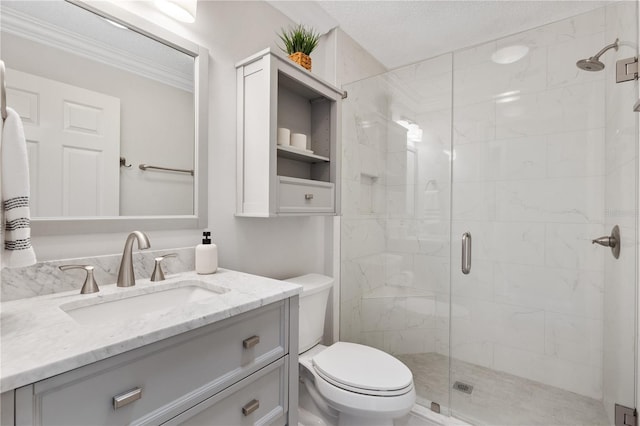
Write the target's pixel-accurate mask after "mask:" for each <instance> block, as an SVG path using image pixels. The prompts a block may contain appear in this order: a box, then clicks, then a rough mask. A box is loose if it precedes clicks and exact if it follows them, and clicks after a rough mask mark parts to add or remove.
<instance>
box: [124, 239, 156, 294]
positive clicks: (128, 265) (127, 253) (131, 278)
mask: <svg viewBox="0 0 640 426" xmlns="http://www.w3.org/2000/svg"><path fill="white" fill-rule="evenodd" d="M134 240H138V248H139V249H140V250H144V249H148V248H149V247H151V243H149V237H147V235H146V234H145V233H144V232H140V231H133V232H132V233H130V234H129V236H128V237H127V241H125V243H124V251H123V252H122V260H121V261H120V270H118V287H132V286H134V285H136V277H135V274H134V273H133V253H132V252H133V241H134Z"/></svg>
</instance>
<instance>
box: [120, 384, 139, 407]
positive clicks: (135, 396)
mask: <svg viewBox="0 0 640 426" xmlns="http://www.w3.org/2000/svg"><path fill="white" fill-rule="evenodd" d="M140 398H142V389H141V388H135V389H131V390H130V391H127V392H125V393H121V394H120V395H116V396H114V397H113V408H114V409H116V410H117V409H118V408H121V407H124V406H125V405H128V404H131V403H132V402H133V401H137V400H139V399H140Z"/></svg>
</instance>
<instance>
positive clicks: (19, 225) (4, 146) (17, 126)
mask: <svg viewBox="0 0 640 426" xmlns="http://www.w3.org/2000/svg"><path fill="white" fill-rule="evenodd" d="M0 140H1V143H0V154H1V155H0V157H1V158H0V168H1V169H2V210H3V213H4V223H3V229H4V241H3V247H2V266H4V267H8V268H18V267H23V266H29V265H33V264H34V263H36V254H35V252H34V250H33V247H32V246H31V214H30V211H29V195H30V189H29V158H28V157H27V142H26V140H25V137H24V129H23V127H22V121H21V120H20V116H19V115H18V113H17V112H15V111H14V110H13V109H11V108H7V118H6V119H5V121H4V125H3V127H2V139H0Z"/></svg>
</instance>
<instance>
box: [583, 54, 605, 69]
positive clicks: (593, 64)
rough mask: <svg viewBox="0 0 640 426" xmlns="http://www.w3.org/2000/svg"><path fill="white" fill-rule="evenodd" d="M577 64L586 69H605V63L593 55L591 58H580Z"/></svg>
mask: <svg viewBox="0 0 640 426" xmlns="http://www.w3.org/2000/svg"><path fill="white" fill-rule="evenodd" d="M576 65H577V66H578V68H580V69H581V70H585V71H602V70H603V69H604V64H603V63H602V62H600V61H599V60H598V59H596V58H595V57H593V56H592V57H590V58H589V59H580V60H579V61H578V62H576Z"/></svg>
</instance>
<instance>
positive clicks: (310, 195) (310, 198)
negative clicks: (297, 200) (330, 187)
mask: <svg viewBox="0 0 640 426" xmlns="http://www.w3.org/2000/svg"><path fill="white" fill-rule="evenodd" d="M304 199H305V200H313V194H304Z"/></svg>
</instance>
